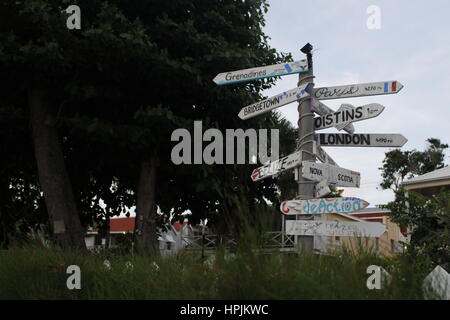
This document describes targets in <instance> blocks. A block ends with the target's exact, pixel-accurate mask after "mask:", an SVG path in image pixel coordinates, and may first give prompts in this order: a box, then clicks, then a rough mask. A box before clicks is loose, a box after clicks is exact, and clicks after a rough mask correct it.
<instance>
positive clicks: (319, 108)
mask: <svg viewBox="0 0 450 320" xmlns="http://www.w3.org/2000/svg"><path fill="white" fill-rule="evenodd" d="M312 105H313V108H312V109H313V110H312V111H314V112H315V113H317V114H318V115H319V116H326V115H328V114H333V113H334V112H335V111H334V110H333V109H331V108H330V107H329V106H327V105H326V104H323V103H322V102H320V101H319V100H317V99H315V98H314V99H313V104H312ZM335 127H336V129H338V130H345V131H347V132H348V133H353V132H355V127H354V126H353V124H352V123H351V122H349V123H348V124H346V125H337V126H335Z"/></svg>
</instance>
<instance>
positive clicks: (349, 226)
mask: <svg viewBox="0 0 450 320" xmlns="http://www.w3.org/2000/svg"><path fill="white" fill-rule="evenodd" d="M384 232H386V227H385V226H384V225H383V224H382V223H380V222H347V221H314V220H287V221H286V234H288V235H295V236H329V237H330V236H331V237H368V238H378V237H380V236H381V235H382V234H383V233H384Z"/></svg>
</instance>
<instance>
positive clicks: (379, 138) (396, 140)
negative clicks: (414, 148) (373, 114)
mask: <svg viewBox="0 0 450 320" xmlns="http://www.w3.org/2000/svg"><path fill="white" fill-rule="evenodd" d="M314 139H315V140H316V141H317V142H318V143H319V145H321V146H324V147H387V148H391V147H395V148H397V147H403V145H404V144H405V143H406V142H407V141H408V139H406V138H405V137H404V136H403V135H401V134H390V133H384V134H380V133H354V134H346V133H319V134H316V135H315V136H314Z"/></svg>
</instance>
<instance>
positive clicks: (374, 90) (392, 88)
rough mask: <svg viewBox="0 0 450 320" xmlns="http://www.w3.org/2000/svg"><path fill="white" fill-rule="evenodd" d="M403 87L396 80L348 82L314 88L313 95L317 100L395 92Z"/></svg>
mask: <svg viewBox="0 0 450 320" xmlns="http://www.w3.org/2000/svg"><path fill="white" fill-rule="evenodd" d="M402 88H403V85H402V84H401V83H400V82H398V81H385V82H371V83H359V84H350V85H346V86H335V87H322V88H316V89H314V97H315V98H316V99H319V100H328V99H340V98H354V97H364V96H376V95H381V94H392V93H397V92H399V91H400V90H401V89H402Z"/></svg>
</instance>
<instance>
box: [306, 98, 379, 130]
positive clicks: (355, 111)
mask: <svg viewBox="0 0 450 320" xmlns="http://www.w3.org/2000/svg"><path fill="white" fill-rule="evenodd" d="M383 110H384V106H382V105H381V104H378V103H370V104H366V105H363V106H359V107H356V108H355V107H354V106H352V105H351V104H343V105H342V106H341V107H340V108H339V109H338V111H336V112H334V113H330V114H327V115H325V116H321V117H315V118H314V127H315V129H316V130H322V129H326V128H331V127H336V128H337V129H338V130H342V129H343V128H344V127H345V126H346V125H348V124H349V123H351V122H356V121H362V120H366V119H370V118H375V117H377V116H379V115H380V114H381V113H382V112H383Z"/></svg>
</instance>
